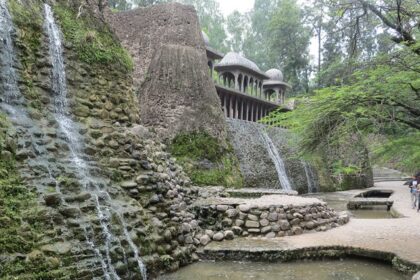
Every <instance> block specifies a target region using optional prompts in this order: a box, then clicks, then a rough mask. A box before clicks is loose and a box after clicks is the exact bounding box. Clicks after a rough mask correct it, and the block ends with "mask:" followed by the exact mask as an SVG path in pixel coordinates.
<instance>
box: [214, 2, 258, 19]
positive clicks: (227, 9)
mask: <svg viewBox="0 0 420 280" xmlns="http://www.w3.org/2000/svg"><path fill="white" fill-rule="evenodd" d="M217 2H219V4H220V9H221V10H222V12H223V15H225V16H227V15H229V14H230V13H232V12H233V11H235V10H237V11H239V12H241V13H244V12H249V11H250V10H251V9H252V7H253V6H254V0H217Z"/></svg>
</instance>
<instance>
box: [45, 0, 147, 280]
mask: <svg viewBox="0 0 420 280" xmlns="http://www.w3.org/2000/svg"><path fill="white" fill-rule="evenodd" d="M44 12H45V25H44V26H45V31H46V33H47V34H48V38H49V51H50V56H51V61H52V65H53V70H52V78H53V79H52V83H53V85H52V89H53V95H54V117H55V119H56V121H57V123H58V126H59V129H60V131H61V132H62V133H63V135H64V138H65V140H66V142H67V144H68V147H69V150H70V154H71V157H72V161H73V163H74V166H75V168H76V171H77V173H78V176H79V180H80V182H81V183H82V185H83V186H84V188H85V189H86V190H87V191H89V192H90V193H91V195H92V197H93V199H94V202H95V207H96V212H97V217H98V220H99V222H100V227H101V230H102V236H103V238H104V243H105V244H104V246H105V252H101V251H100V250H96V249H95V254H97V255H98V257H99V258H100V262H101V266H102V268H103V270H104V272H105V276H106V278H107V279H120V278H119V276H118V274H117V272H116V270H115V268H114V266H113V263H112V260H111V257H110V248H111V247H112V246H113V245H115V244H113V243H116V244H121V243H120V241H119V240H118V238H117V237H116V236H115V235H114V234H113V233H112V232H111V230H110V227H111V226H110V221H111V219H112V214H115V215H116V217H117V220H118V222H119V223H120V224H121V226H122V227H123V233H124V238H125V239H126V241H127V243H128V246H129V247H130V249H131V250H132V252H133V255H134V258H135V259H136V261H137V264H138V268H139V271H140V273H141V276H142V279H143V280H145V279H147V273H146V268H145V265H144V264H143V262H142V260H141V258H140V256H139V253H138V249H137V247H136V246H135V244H134V242H133V241H132V239H131V236H130V234H129V232H128V230H127V226H126V223H125V221H124V219H123V217H122V215H120V213H119V212H118V211H117V210H116V209H114V207H113V202H112V199H111V197H110V195H109V193H108V192H107V191H106V187H105V186H103V185H100V183H99V182H98V181H101V179H99V178H94V177H93V176H92V175H91V174H90V173H91V172H90V170H91V169H93V168H94V163H93V161H89V162H87V161H86V160H85V158H87V157H88V156H87V155H86V154H85V153H84V152H83V141H82V136H81V135H80V133H79V129H78V126H77V124H76V123H75V122H74V121H73V120H72V118H71V114H70V110H69V105H68V98H67V85H66V72H65V67H64V59H63V47H62V40H61V32H60V29H59V28H58V26H57V24H56V23H55V20H54V16H53V13H52V10H51V7H50V6H49V5H48V4H44ZM85 233H86V237H89V235H88V234H87V229H85ZM87 242H88V245H89V246H90V247H91V248H93V249H94V248H96V247H97V245H95V243H94V241H93V239H92V238H87ZM124 255H125V252H124Z"/></svg>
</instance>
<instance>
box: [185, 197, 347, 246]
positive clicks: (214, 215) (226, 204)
mask: <svg viewBox="0 0 420 280" xmlns="http://www.w3.org/2000/svg"><path fill="white" fill-rule="evenodd" d="M193 208H194V212H195V213H196V216H197V217H198V220H199V221H200V226H201V227H202V228H204V229H206V234H205V235H204V236H202V237H203V238H200V239H202V240H201V241H202V242H201V243H202V244H203V245H206V244H207V243H208V242H209V241H210V240H211V239H212V240H214V241H221V240H223V239H233V238H234V237H236V236H250V235H253V236H265V237H272V238H273V237H276V236H278V237H281V236H286V235H299V234H302V233H304V232H316V231H326V230H329V229H331V228H335V227H338V226H340V225H343V224H345V223H347V222H348V221H349V217H348V215H346V214H344V215H338V214H337V213H336V212H335V210H333V209H331V208H329V207H328V206H327V204H326V203H325V202H323V201H321V200H319V199H317V198H304V197H299V196H289V195H266V196H262V197H260V198H255V199H243V198H231V197H229V198H223V197H212V198H207V199H201V200H198V201H197V202H195V203H194V205H193Z"/></svg>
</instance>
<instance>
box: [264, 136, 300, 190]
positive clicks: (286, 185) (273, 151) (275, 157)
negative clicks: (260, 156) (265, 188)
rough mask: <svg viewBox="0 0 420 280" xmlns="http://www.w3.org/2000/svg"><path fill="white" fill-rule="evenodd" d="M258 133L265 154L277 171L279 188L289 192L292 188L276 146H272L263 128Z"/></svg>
mask: <svg viewBox="0 0 420 280" xmlns="http://www.w3.org/2000/svg"><path fill="white" fill-rule="evenodd" d="M258 131H259V133H260V135H261V138H262V140H263V142H264V144H265V146H266V149H267V152H268V154H269V155H270V158H271V160H272V161H273V163H274V165H275V167H276V171H277V175H278V178H279V182H280V185H281V187H282V188H283V190H285V191H291V190H292V186H291V184H290V181H289V178H288V177H287V173H286V167H285V165H284V162H283V159H282V158H281V156H280V153H279V151H278V150H277V147H276V145H274V143H273V141H272V140H271V138H270V136H268V134H267V132H266V131H265V130H264V129H263V128H260V129H258Z"/></svg>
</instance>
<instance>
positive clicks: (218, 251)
mask: <svg viewBox="0 0 420 280" xmlns="http://www.w3.org/2000/svg"><path fill="white" fill-rule="evenodd" d="M199 257H200V258H201V259H204V260H216V261H221V260H224V261H227V260H229V261H259V262H263V261H269V262H273V261H276V262H292V261H300V260H317V259H321V260H325V259H343V258H362V259H371V260H377V261H381V262H384V263H388V264H390V265H392V267H393V268H394V269H396V270H398V271H400V272H402V273H407V274H410V273H413V272H415V271H418V269H419V266H418V265H416V264H413V263H411V262H409V261H407V260H404V259H402V258H400V257H399V256H398V255H396V254H394V253H390V252H386V251H377V250H370V249H366V248H360V247H347V246H314V247H306V248H278V247H273V248H270V249H269V250H264V249H261V248H258V247H255V248H242V247H238V248H237V249H232V248H228V249H227V248H222V247H221V246H219V245H218V244H215V245H210V246H207V247H206V248H204V250H203V251H200V252H199ZM419 276H420V272H418V273H417V274H416V275H414V276H413V279H412V280H420V278H416V277H419Z"/></svg>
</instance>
